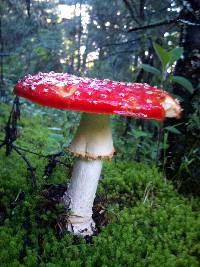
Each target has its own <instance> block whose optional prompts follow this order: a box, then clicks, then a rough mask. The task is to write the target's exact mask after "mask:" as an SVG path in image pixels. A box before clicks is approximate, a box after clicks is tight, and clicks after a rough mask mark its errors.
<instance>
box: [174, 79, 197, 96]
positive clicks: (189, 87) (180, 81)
mask: <svg viewBox="0 0 200 267" xmlns="http://www.w3.org/2000/svg"><path fill="white" fill-rule="evenodd" d="M170 78H171V80H172V81H173V82H175V83H178V84H180V85H182V86H183V87H184V88H185V89H187V91H188V92H189V93H191V94H192V93H193V86H192V83H191V82H190V81H189V80H188V79H186V78H184V77H182V76H171V77H170Z"/></svg>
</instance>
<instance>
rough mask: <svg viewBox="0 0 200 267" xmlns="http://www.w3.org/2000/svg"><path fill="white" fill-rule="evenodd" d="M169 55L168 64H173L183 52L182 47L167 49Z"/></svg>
mask: <svg viewBox="0 0 200 267" xmlns="http://www.w3.org/2000/svg"><path fill="white" fill-rule="evenodd" d="M169 53H170V55H171V60H170V65H173V63H174V62H176V61H177V60H178V59H179V58H180V57H181V55H182V54H183V48H182V47H176V48H174V49H172V50H170V51H169Z"/></svg>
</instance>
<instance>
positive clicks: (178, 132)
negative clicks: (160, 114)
mask: <svg viewBox="0 0 200 267" xmlns="http://www.w3.org/2000/svg"><path fill="white" fill-rule="evenodd" d="M165 130H167V131H169V132H171V133H174V134H181V132H180V131H179V130H178V129H177V128H175V127H174V126H168V127H165Z"/></svg>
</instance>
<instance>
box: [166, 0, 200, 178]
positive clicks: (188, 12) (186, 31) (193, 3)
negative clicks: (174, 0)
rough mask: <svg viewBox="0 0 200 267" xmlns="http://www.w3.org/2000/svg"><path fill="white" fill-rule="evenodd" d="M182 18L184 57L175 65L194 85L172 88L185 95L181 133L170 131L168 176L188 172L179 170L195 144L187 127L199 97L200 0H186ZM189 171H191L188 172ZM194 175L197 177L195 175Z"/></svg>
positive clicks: (176, 92)
mask: <svg viewBox="0 0 200 267" xmlns="http://www.w3.org/2000/svg"><path fill="white" fill-rule="evenodd" d="M181 18H182V20H184V21H186V24H185V25H184V26H182V27H183V29H182V31H181V32H182V34H181V38H180V46H182V47H183V49H184V57H183V58H181V59H180V60H179V61H178V62H177V65H176V69H175V73H174V74H175V75H180V76H184V77H185V78H187V79H189V80H190V81H191V82H192V84H193V87H194V91H193V93H192V94H191V93H189V92H188V91H186V90H185V89H184V88H183V87H181V86H177V85H176V86H174V88H173V92H174V94H175V95H180V96H181V98H182V99H183V102H181V106H182V108H183V113H182V118H181V120H180V121H179V122H178V123H181V125H180V126H179V127H178V129H179V131H180V132H181V134H179V135H177V134H174V133H169V148H168V151H167V164H166V172H167V176H168V178H172V177H174V176H176V175H177V174H178V173H179V174H180V175H183V176H184V175H185V171H184V172H183V173H181V172H180V170H181V166H183V163H184V160H185V159H184V157H186V156H187V155H188V154H190V152H191V149H192V146H193V145H194V143H195V139H196V137H195V132H194V131H193V130H192V131H191V130H190V129H189V128H188V122H189V120H190V117H191V115H192V114H194V112H195V108H194V106H193V104H194V101H197V100H195V99H197V94H199V92H198V88H197V87H198V84H199V80H200V78H199V71H200V64H199V62H200V58H199V55H200V26H199V25H200V2H199V0H188V1H186V7H185V8H184V9H183V11H182V14H181ZM172 123H173V124H176V123H177V121H176V122H175V121H174V120H168V121H167V122H166V125H169V124H172ZM197 165H198V164H196V166H194V165H189V166H188V167H191V169H190V174H191V175H192V176H193V175H196V173H197V169H196V170H195V168H197ZM188 175H189V172H188V174H187V176H188ZM193 178H194V177H193Z"/></svg>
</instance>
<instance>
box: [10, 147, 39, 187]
mask: <svg viewBox="0 0 200 267" xmlns="http://www.w3.org/2000/svg"><path fill="white" fill-rule="evenodd" d="M12 148H13V149H14V150H15V151H16V153H17V154H18V155H19V156H20V157H21V158H22V159H23V160H24V161H25V162H26V164H27V170H28V171H30V174H31V177H30V178H31V183H32V187H33V189H34V190H36V189H37V183H36V177H35V168H34V167H33V166H32V165H31V163H30V162H29V161H28V159H27V158H26V157H25V156H24V155H23V154H22V153H21V152H20V150H19V149H18V148H17V147H16V146H15V145H13V144H12Z"/></svg>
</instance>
